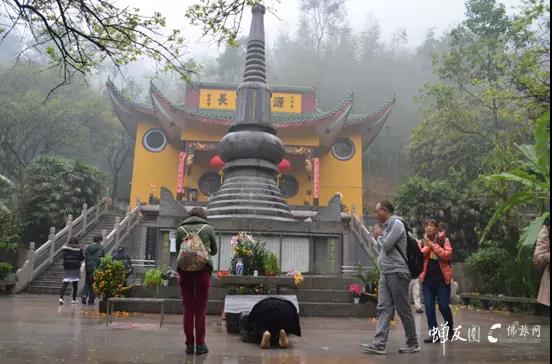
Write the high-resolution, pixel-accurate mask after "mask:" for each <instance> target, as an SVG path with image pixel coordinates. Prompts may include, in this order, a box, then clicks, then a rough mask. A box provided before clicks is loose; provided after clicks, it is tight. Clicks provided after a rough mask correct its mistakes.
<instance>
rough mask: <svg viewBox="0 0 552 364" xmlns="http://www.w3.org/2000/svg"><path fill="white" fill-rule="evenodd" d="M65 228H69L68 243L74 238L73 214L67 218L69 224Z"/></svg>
mask: <svg viewBox="0 0 552 364" xmlns="http://www.w3.org/2000/svg"><path fill="white" fill-rule="evenodd" d="M65 226H67V243H68V242H69V240H71V238H72V237H73V215H72V214H69V215H68V216H67V224H66V225H65Z"/></svg>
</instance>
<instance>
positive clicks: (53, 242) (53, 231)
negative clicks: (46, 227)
mask: <svg viewBox="0 0 552 364" xmlns="http://www.w3.org/2000/svg"><path fill="white" fill-rule="evenodd" d="M55 239H56V228H55V227H53V226H52V227H51V228H50V235H48V240H49V241H50V264H52V263H53V262H54V256H55V255H56V240H55Z"/></svg>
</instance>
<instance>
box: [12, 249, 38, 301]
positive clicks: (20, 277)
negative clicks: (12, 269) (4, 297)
mask: <svg viewBox="0 0 552 364" xmlns="http://www.w3.org/2000/svg"><path fill="white" fill-rule="evenodd" d="M34 258H35V243H34V242H30V243H29V249H28V250H27V257H26V259H25V263H24V264H23V266H22V267H21V268H19V269H18V270H17V284H16V286H15V292H16V293H19V292H21V291H22V290H24V289H25V288H26V287H27V286H28V285H29V283H31V281H32V279H33V272H34Z"/></svg>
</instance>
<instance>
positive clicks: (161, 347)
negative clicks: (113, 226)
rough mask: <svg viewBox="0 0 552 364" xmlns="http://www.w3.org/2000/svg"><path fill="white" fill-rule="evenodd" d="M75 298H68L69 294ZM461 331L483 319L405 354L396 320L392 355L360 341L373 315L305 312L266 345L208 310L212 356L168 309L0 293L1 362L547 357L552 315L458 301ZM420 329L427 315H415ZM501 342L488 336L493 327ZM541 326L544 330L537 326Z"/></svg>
mask: <svg viewBox="0 0 552 364" xmlns="http://www.w3.org/2000/svg"><path fill="white" fill-rule="evenodd" d="M67 301H69V300H68V299H67V298H66V302H67ZM455 321H456V324H457V325H462V329H461V331H460V334H461V335H460V336H461V337H462V338H463V339H468V330H469V329H470V328H471V327H472V326H474V325H477V326H479V327H480V330H481V331H480V333H481V334H480V342H479V343H477V342H476V341H472V342H469V341H467V342H458V341H457V342H454V343H447V344H446V345H445V346H444V347H443V346H442V345H437V344H433V345H424V346H423V347H422V352H421V353H418V354H414V355H407V356H405V355H401V354H398V352H397V350H398V348H399V346H400V345H401V344H402V343H403V341H404V334H403V330H402V326H401V324H400V322H397V323H395V324H394V326H393V328H392V331H391V334H390V342H389V344H388V347H387V352H388V354H387V356H385V357H383V356H371V355H367V354H364V353H362V352H361V351H360V349H359V344H360V343H361V342H367V341H369V339H370V338H371V337H372V336H373V335H374V332H375V325H376V323H375V320H373V319H349V318H347V319H341V318H303V319H302V321H301V325H302V329H303V337H301V338H297V337H292V343H293V347H292V348H290V349H288V350H281V349H272V350H267V351H261V350H259V349H258V348H257V346H255V345H253V344H246V343H242V342H241V341H240V339H239V336H234V335H228V334H227V333H226V331H225V330H224V328H223V326H222V322H221V319H220V317H215V316H210V317H208V329H207V344H208V345H209V349H210V350H211V353H210V354H209V355H207V356H202V357H194V356H191V357H189V356H186V354H185V353H184V345H183V344H184V339H183V333H182V326H181V317H180V316H175V315H169V316H167V317H166V318H165V324H164V326H163V327H162V328H159V315H144V314H132V313H131V314H129V315H128V316H126V315H122V316H120V317H114V319H113V324H112V325H111V326H109V327H106V326H105V321H104V320H103V319H102V318H101V317H100V316H99V315H98V314H97V313H96V310H92V309H91V308H90V307H89V306H82V305H80V304H77V305H71V304H70V303H68V302H67V303H66V304H65V305H64V306H59V305H58V303H57V298H56V297H55V296H49V295H15V296H0V363H2V364H11V363H17V364H23V363H79V364H80V363H106V364H107V363H189V364H194V363H201V364H203V363H205V364H211V363H213V364H256V363H259V364H284V363H288V364H329V363H332V364H341V363H343V364H356V363H366V364H371V363H432V364H433V363H511V362H519V363H548V362H549V360H550V319H549V318H546V317H535V316H531V315H519V314H510V313H502V312H477V311H473V310H469V309H466V308H455ZM416 324H417V328H418V332H419V333H422V330H425V323H424V316H423V315H416ZM495 324H501V325H502V326H501V328H496V329H495V330H493V332H492V333H491V334H492V335H491V336H492V337H491V339H492V338H496V339H498V342H497V343H491V342H490V341H489V338H488V336H489V330H490V328H491V327H492V326H493V325H495ZM539 329H540V332H539Z"/></svg>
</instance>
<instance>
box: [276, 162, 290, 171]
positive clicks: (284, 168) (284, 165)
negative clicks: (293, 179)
mask: <svg viewBox="0 0 552 364" xmlns="http://www.w3.org/2000/svg"><path fill="white" fill-rule="evenodd" d="M278 169H279V170H280V172H282V173H285V172H288V171H290V170H291V163H290V161H288V160H287V159H282V161H281V162H280V163H278Z"/></svg>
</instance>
